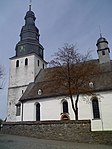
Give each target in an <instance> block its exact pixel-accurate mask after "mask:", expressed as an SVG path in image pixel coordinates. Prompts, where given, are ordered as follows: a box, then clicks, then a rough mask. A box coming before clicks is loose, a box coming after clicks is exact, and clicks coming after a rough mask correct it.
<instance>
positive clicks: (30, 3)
mask: <svg viewBox="0 0 112 149" xmlns="http://www.w3.org/2000/svg"><path fill="white" fill-rule="evenodd" d="M31 5H32V0H30V2H29V11H31Z"/></svg>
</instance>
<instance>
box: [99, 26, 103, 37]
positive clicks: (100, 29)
mask: <svg viewBox="0 0 112 149" xmlns="http://www.w3.org/2000/svg"><path fill="white" fill-rule="evenodd" d="M99 31H100V38H102V31H101V26H100V25H99Z"/></svg>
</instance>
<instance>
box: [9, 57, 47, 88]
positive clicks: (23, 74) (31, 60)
mask: <svg viewBox="0 0 112 149" xmlns="http://www.w3.org/2000/svg"><path fill="white" fill-rule="evenodd" d="M26 58H28V65H26V66H25V59H26ZM17 60H19V67H16V61H17ZM38 60H39V62H40V65H39V66H38ZM43 63H44V61H42V60H41V59H40V58H39V57H37V56H35V55H29V56H26V57H21V58H15V59H12V60H11V63H10V77H9V87H15V86H22V85H28V84H29V83H30V82H33V81H34V79H35V76H36V75H37V74H38V72H39V71H40V69H41V68H43ZM45 67H46V65H45Z"/></svg>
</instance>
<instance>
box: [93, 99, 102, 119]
mask: <svg viewBox="0 0 112 149" xmlns="http://www.w3.org/2000/svg"><path fill="white" fill-rule="evenodd" d="M92 108H93V118H94V119H99V118H100V112H99V103H98V99H97V98H96V97H95V98H93V100H92Z"/></svg>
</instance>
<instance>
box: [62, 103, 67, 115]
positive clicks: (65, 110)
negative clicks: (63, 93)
mask: <svg viewBox="0 0 112 149" xmlns="http://www.w3.org/2000/svg"><path fill="white" fill-rule="evenodd" d="M63 113H68V102H67V101H63Z"/></svg>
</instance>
